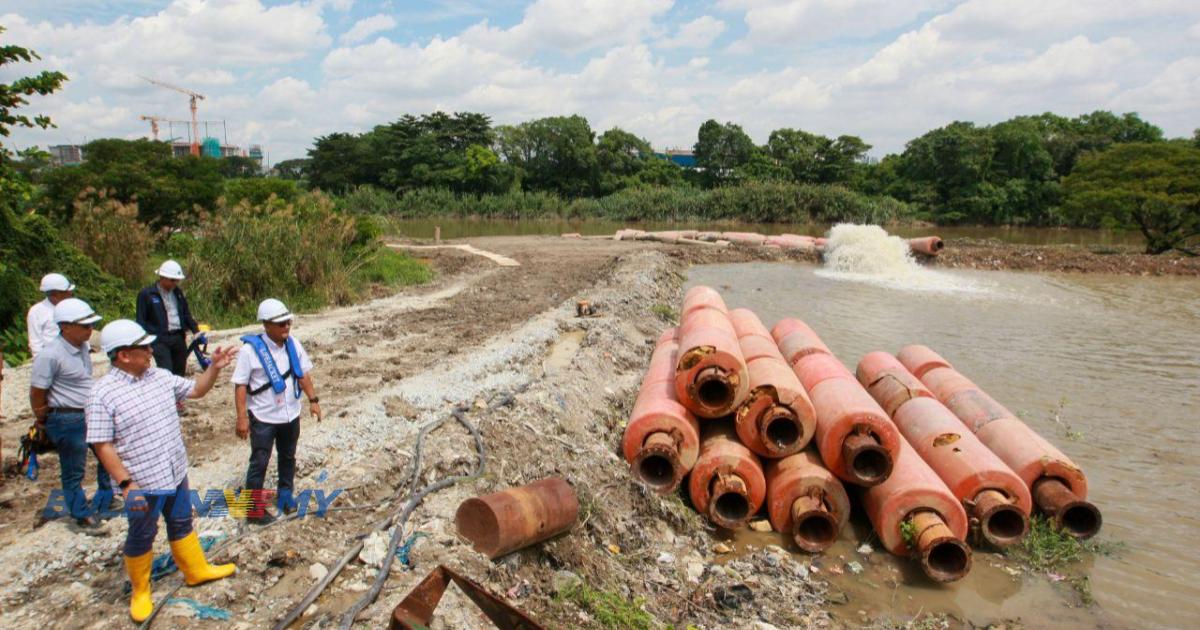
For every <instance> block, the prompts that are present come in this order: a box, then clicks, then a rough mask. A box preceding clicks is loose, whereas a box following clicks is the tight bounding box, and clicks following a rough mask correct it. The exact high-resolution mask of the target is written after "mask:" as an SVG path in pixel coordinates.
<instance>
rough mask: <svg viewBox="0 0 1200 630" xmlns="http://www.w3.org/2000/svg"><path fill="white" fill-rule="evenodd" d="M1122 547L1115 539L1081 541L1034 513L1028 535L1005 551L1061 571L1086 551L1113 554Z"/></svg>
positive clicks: (1042, 568)
mask: <svg viewBox="0 0 1200 630" xmlns="http://www.w3.org/2000/svg"><path fill="white" fill-rule="evenodd" d="M1119 548H1120V546H1119V545H1117V544H1113V543H1103V542H1097V541H1094V540H1085V541H1081V540H1079V539H1077V538H1075V537H1073V536H1071V535H1070V534H1067V533H1065V532H1063V531H1061V530H1059V529H1057V528H1055V527H1054V524H1053V523H1052V522H1051V521H1050V520H1049V519H1047V518H1046V517H1044V516H1042V515H1034V517H1033V518H1031V519H1030V520H1029V533H1028V534H1026V535H1025V539H1024V540H1023V541H1022V542H1021V544H1020V545H1014V546H1012V547H1009V548H1007V549H1006V550H1005V552H1004V553H1005V554H1006V555H1008V556H1010V557H1012V558H1013V559H1015V560H1017V561H1018V562H1020V563H1021V564H1024V565H1025V566H1027V567H1029V568H1031V569H1033V570H1035V571H1058V570H1060V569H1062V568H1063V567H1065V566H1067V565H1069V564H1072V563H1074V562H1077V561H1078V560H1079V559H1080V558H1082V557H1083V554H1084V553H1095V554H1101V555H1110V554H1113V553H1115V552H1116V551H1117V550H1118V549H1119Z"/></svg>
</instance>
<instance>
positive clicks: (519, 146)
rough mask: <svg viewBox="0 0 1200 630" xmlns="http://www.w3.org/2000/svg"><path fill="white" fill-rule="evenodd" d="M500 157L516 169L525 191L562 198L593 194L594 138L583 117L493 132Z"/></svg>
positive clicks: (559, 118)
mask: <svg viewBox="0 0 1200 630" xmlns="http://www.w3.org/2000/svg"><path fill="white" fill-rule="evenodd" d="M496 133H497V139H496V144H497V147H498V148H499V152H500V155H501V156H503V157H504V160H505V161H506V162H508V163H509V164H511V165H512V166H513V167H515V168H517V169H519V171H520V173H519V177H520V181H521V185H522V187H523V188H524V189H525V190H539V191H549V192H556V193H558V194H560V195H562V196H564V197H571V198H574V197H583V196H587V195H591V194H594V193H595V190H596V177H597V170H598V168H599V163H598V159H597V156H596V145H595V134H594V133H593V132H592V128H591V126H590V125H589V124H588V121H587V119H586V118H584V117H583V116H579V115H575V116H552V117H549V118H539V119H537V120H532V121H529V122H525V123H521V124H519V125H514V126H502V127H498V128H497V129H496Z"/></svg>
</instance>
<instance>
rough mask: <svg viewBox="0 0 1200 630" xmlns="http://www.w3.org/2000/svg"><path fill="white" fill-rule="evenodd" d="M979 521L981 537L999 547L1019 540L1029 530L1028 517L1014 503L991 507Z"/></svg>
mask: <svg viewBox="0 0 1200 630" xmlns="http://www.w3.org/2000/svg"><path fill="white" fill-rule="evenodd" d="M979 522H980V528H981V529H982V530H983V538H984V539H985V540H987V541H988V542H989V543H991V544H992V545H994V546H996V547H999V548H1003V547H1009V546H1011V545H1015V544H1017V543H1019V542H1021V540H1022V539H1024V538H1025V534H1026V533H1028V531H1029V518H1028V517H1026V516H1025V513H1024V512H1022V511H1021V510H1019V509H1017V507H1016V506H1014V505H1009V506H1002V507H998V508H996V509H993V510H992V511H990V512H988V513H987V514H984V515H982V516H981V517H980V519H979Z"/></svg>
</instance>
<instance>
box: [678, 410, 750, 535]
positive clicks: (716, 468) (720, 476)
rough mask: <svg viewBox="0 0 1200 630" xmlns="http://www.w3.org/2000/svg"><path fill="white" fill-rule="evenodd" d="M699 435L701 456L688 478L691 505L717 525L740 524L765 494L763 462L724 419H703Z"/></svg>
mask: <svg viewBox="0 0 1200 630" xmlns="http://www.w3.org/2000/svg"><path fill="white" fill-rule="evenodd" d="M701 435H702V436H703V437H702V439H701V441H700V457H699V459H697V460H696V467H695V468H693V469H692V474H691V476H690V477H688V494H689V495H691V498H692V505H694V506H696V509H697V510H699V511H700V512H701V513H702V514H704V515H705V516H707V517H708V518H709V520H711V521H712V522H713V523H715V524H716V525H718V526H720V527H724V528H726V529H737V528H739V527H742V526H743V525H745V524H746V522H747V521H749V520H750V518H751V517H752V516H754V514H755V513H757V512H758V510H759V508H761V507H762V503H763V499H764V497H765V496H766V493H767V482H766V479H765V478H764V477H763V470H762V464H761V463H759V461H758V457H757V456H755V455H754V453H751V452H750V450H749V449H747V448H746V447H745V446H742V443H741V442H739V441H738V438H737V433H736V432H734V430H733V426H732V424H731V423H729V422H727V421H718V422H706V423H705V424H704V427H703V429H702V433H701Z"/></svg>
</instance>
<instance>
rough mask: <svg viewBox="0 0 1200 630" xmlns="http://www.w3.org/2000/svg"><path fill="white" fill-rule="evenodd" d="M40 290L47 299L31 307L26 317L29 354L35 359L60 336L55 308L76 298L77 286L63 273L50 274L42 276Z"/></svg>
mask: <svg viewBox="0 0 1200 630" xmlns="http://www.w3.org/2000/svg"><path fill="white" fill-rule="evenodd" d="M38 290H39V291H41V292H42V293H44V294H46V299H44V300H42V301H41V302H38V303H37V304H34V305H33V306H31V307H29V314H28V315H26V316H25V325H26V327H27V328H28V330H29V354H30V355H32V356H33V358H37V355H38V353H39V352H41V351H42V348H44V347H46V344H47V343H49V341H50V340H51V339H54V338H55V337H57V336H58V324H56V323H55V322H54V306H55V305H56V304H58V303H59V302H61V301H63V300H65V299H67V298H69V297H72V296H74V295H75V293H74V291H75V285H73V284H71V281H70V280H67V277H66V276H64V275H62V274H61V273H48V274H46V275H44V276H42V283H41V285H40V286H39V288H38Z"/></svg>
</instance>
